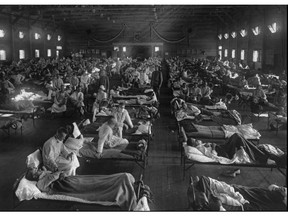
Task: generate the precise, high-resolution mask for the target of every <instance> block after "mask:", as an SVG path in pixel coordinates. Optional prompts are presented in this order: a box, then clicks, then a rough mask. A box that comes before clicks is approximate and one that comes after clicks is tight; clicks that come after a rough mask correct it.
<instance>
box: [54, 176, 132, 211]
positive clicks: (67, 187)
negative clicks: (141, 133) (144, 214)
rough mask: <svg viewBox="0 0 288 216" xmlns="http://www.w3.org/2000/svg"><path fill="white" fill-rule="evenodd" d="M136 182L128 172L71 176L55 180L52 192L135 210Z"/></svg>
mask: <svg viewBox="0 0 288 216" xmlns="http://www.w3.org/2000/svg"><path fill="white" fill-rule="evenodd" d="M134 182H135V179H134V177H133V176H132V175H131V174H128V173H118V174H113V175H97V176H95V175H94V176H93V175H83V176H69V177H66V178H64V179H63V180H57V181H55V182H53V183H52V184H51V185H50V189H51V190H50V193H52V194H62V195H66V196H71V197H76V198H80V199H84V200H88V201H92V202H98V203H99V204H103V205H118V206H120V207H121V208H122V209H124V210H127V209H128V210H133V209H134V208H135V207H136V201H137V200H136V199H137V198H136V195H135V191H134V188H133V184H134Z"/></svg>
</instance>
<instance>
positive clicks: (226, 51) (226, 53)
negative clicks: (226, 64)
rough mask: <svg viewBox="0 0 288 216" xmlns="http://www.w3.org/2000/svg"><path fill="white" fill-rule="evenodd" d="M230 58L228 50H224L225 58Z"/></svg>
mask: <svg viewBox="0 0 288 216" xmlns="http://www.w3.org/2000/svg"><path fill="white" fill-rule="evenodd" d="M227 56H228V49H225V50H224V57H227Z"/></svg>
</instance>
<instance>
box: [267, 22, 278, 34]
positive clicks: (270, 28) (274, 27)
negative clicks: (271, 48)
mask: <svg viewBox="0 0 288 216" xmlns="http://www.w3.org/2000/svg"><path fill="white" fill-rule="evenodd" d="M268 28H269V30H270V32H271V33H272V34H274V33H276V32H277V24H276V22H275V23H272V24H271V25H268Z"/></svg>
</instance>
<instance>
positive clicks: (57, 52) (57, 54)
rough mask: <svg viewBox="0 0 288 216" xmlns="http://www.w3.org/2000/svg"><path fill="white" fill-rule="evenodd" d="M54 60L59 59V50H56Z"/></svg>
mask: <svg viewBox="0 0 288 216" xmlns="http://www.w3.org/2000/svg"><path fill="white" fill-rule="evenodd" d="M56 58H59V50H56Z"/></svg>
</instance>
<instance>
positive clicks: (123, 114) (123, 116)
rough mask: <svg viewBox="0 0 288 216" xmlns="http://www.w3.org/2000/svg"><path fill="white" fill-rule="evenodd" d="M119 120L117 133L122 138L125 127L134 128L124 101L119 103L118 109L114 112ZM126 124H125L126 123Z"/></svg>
mask: <svg viewBox="0 0 288 216" xmlns="http://www.w3.org/2000/svg"><path fill="white" fill-rule="evenodd" d="M113 115H114V116H115V118H116V120H117V135H118V136H119V137H120V138H122V131H123V128H125V129H128V127H130V128H133V127H134V126H133V123H132V121H131V118H130V115H129V113H128V111H127V110H126V109H125V104H124V103H119V105H118V108H117V110H115V112H113ZM124 122H125V123H126V124H125V123H124Z"/></svg>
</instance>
